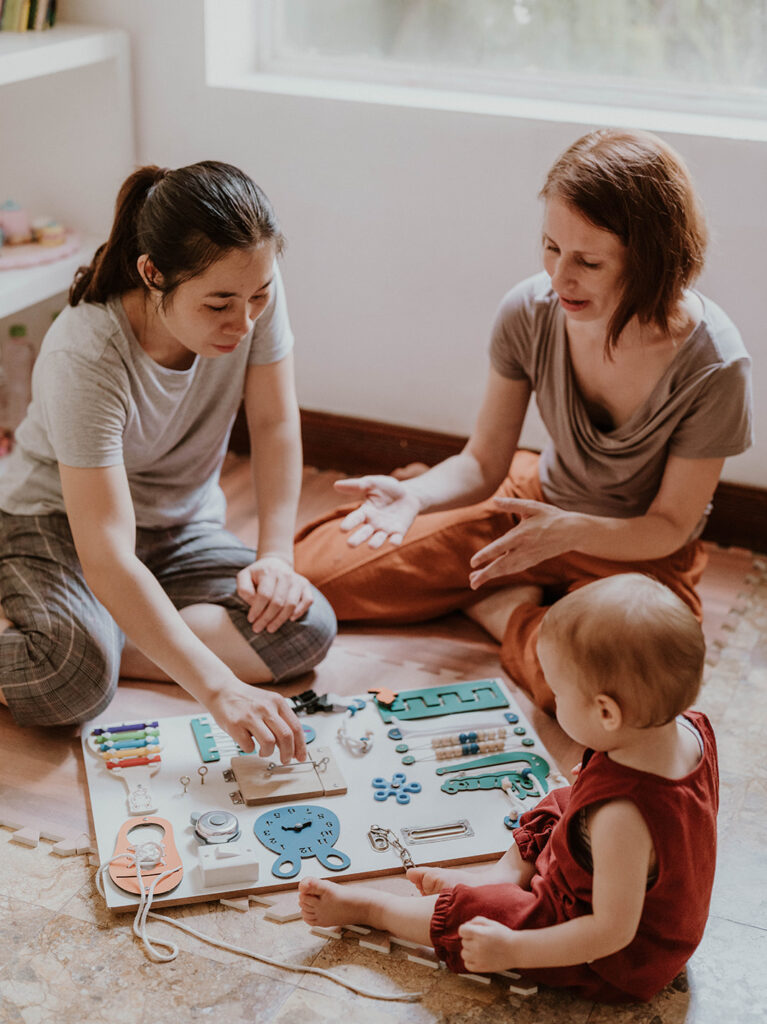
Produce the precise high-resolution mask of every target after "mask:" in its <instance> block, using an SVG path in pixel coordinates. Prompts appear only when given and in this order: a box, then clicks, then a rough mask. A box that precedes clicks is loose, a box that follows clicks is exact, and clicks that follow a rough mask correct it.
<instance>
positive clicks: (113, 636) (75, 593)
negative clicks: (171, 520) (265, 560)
mask: <svg viewBox="0 0 767 1024" xmlns="http://www.w3.org/2000/svg"><path fill="white" fill-rule="evenodd" d="M136 554H137V555H138V557H139V558H140V559H141V561H142V562H143V563H144V564H145V565H146V566H147V568H148V569H149V570H150V571H151V572H152V573H153V574H154V576H155V577H156V578H157V579H158V580H159V582H160V584H161V585H162V587H163V589H164V590H165V592H166V593H167V595H168V596H169V597H170V599H171V601H172V602H173V604H174V605H175V606H176V608H179V609H180V608H184V607H186V606H187V605H192V604H217V605H221V606H223V607H225V608H226V609H227V611H228V613H229V618H230V619H231V621H232V622H233V623H234V625H235V626H236V627H237V629H238V630H239V631H240V633H241V634H242V635H243V636H244V637H245V639H246V640H247V641H248V643H249V644H250V646H251V648H252V649H253V650H254V651H256V653H257V654H258V655H259V657H260V658H261V659H262V660H263V661H264V663H265V664H266V665H267V667H268V668H269V669H270V671H271V672H272V675H273V679H274V681H275V682H278V681H282V680H284V679H288V678H290V677H292V676H296V675H300V674H301V673H302V672H306V671H308V670H309V669H310V668H312V667H313V666H314V665H316V664H317V663H318V662H320V661H321V660H322V659H323V657H324V656H325V654H326V653H327V650H328V648H329V647H330V644H331V643H332V641H333V638H334V637H335V633H336V620H335V616H334V614H333V611H332V609H331V607H330V605H329V604H328V602H327V601H326V600H325V598H324V597H323V596H322V594H320V593H319V591H315V592H314V602H313V604H312V605H311V607H310V608H309V610H308V611H307V612H306V614H305V615H303V616H302V617H301V619H300V620H299V621H298V622H286V623H285V624H284V625H283V626H282V627H281V628H280V629H279V630H278V631H277V632H276V633H265V632H263V633H254V632H253V630H252V629H251V626H250V623H249V622H248V620H247V611H248V606H247V605H246V603H245V602H244V601H242V600H241V599H240V598H239V597H238V596H237V593H236V579H235V577H236V575H237V573H238V572H239V570H240V569H242V568H244V567H245V566H246V565H249V564H250V563H251V562H252V561H253V560H254V559H255V552H254V551H253V550H252V548H249V547H247V546H246V545H245V544H243V543H242V542H241V541H240V540H238V539H237V538H236V537H235V536H233V535H232V534H231V533H228V532H227V531H226V530H224V529H222V528H220V527H219V526H217V525H215V524H213V523H193V524H191V525H186V526H180V527H174V528H172V529H163V530H147V529H138V530H137V534H136ZM0 603H1V604H2V607H3V611H4V613H5V615H6V617H7V618H8V619H10V621H11V622H12V623H13V628H10V629H7V630H6V631H5V632H4V633H2V634H0V691H2V694H3V697H4V698H5V701H6V702H7V704H8V707H9V709H10V711H11V713H12V714H13V716H14V718H15V719H16V721H17V722H18V723H19V725H69V724H72V723H75V722H82V721H87V720H88V719H90V718H93V717H94V716H95V715H97V714H99V713H100V712H102V711H103V710H104V709H105V708H106V707H107V706H108V704H109V702H110V701H111V699H112V697H113V696H114V693H115V689H116V688H117V681H118V675H119V669H120V657H121V653H122V648H123V644H124V642H125V637H124V634H123V633H122V631H121V630H120V628H119V627H118V626H117V624H116V623H115V621H114V619H113V618H112V616H111V615H110V614H109V612H108V611H107V610H106V608H104V606H103V605H102V604H101V603H100V602H99V601H98V600H97V599H96V597H95V596H94V595H93V593H92V592H91V590H90V588H89V587H88V584H87V583H86V582H85V579H84V577H83V572H82V568H81V566H80V561H79V559H78V557H77V552H76V551H75V546H74V542H73V540H72V534H71V531H70V529H69V523H68V521H67V518H66V516H65V515H61V514H54V515H41V516H13V515H8V514H7V513H4V512H0Z"/></svg>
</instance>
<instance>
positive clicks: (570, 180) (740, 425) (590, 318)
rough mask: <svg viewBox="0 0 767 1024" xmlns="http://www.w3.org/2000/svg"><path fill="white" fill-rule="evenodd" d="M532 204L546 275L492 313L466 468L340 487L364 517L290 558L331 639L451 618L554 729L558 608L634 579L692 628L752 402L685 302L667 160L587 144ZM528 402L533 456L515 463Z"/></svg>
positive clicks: (692, 249) (721, 342)
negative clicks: (652, 582)
mask: <svg viewBox="0 0 767 1024" xmlns="http://www.w3.org/2000/svg"><path fill="white" fill-rule="evenodd" d="M541 196H542V197H543V199H544V201H545V214H544V225H543V266H544V272H543V273H540V274H537V275H535V276H534V277H531V278H528V279H527V280H525V281H523V282H521V283H520V284H518V285H517V286H516V287H514V288H512V289H511V291H510V292H508V294H507V295H506V296H505V297H504V299H503V301H502V302H501V305H500V308H499V311H498V314H497V317H496V320H495V324H494V327H493V332H492V340H491V345H490V359H491V367H490V376H489V380H488V384H487V389H486V393H485V398H484V401H483V404H482V407H481V409H480V412H479V416H478V418H477V423H476V426H475V429H474V431H473V433H472V435H471V437H470V438H469V441H468V442H467V444H466V446H465V448H464V449H463V451H462V452H461V453H460V454H458V455H456V456H454V457H452V458H450V459H447V460H445V461H444V462H442V463H440V464H439V465H437V466H434V467H432V468H431V469H430V470H428V472H425V473H423V474H422V475H420V476H417V477H414V478H411V479H408V480H397V479H394V478H393V477H386V476H366V477H362V478H360V479H357V480H345V481H339V482H338V484H337V485H336V486H337V487H338V489H339V491H341V493H343V494H345V495H347V496H349V497H350V498H354V499H356V500H357V501H358V502H360V501H361V504H360V505H359V507H357V508H356V509H354V510H353V511H350V510H349V508H348V507H347V509H345V510H340V511H338V512H336V513H335V514H334V515H332V516H330V517H327V518H326V519H325V520H324V521H320V522H317V523H314V524H311V525H310V526H309V527H307V528H306V529H305V530H304V531H302V533H301V535H300V537H299V543H298V545H297V548H296V557H297V567H298V569H299V571H300V572H302V573H304V574H305V575H306V576H307V577H308V578H310V579H311V580H312V581H313V582H314V583H315V585H316V586H318V587H320V588H321V589H322V591H323V593H324V594H325V596H326V597H327V598H328V599H329V601H330V602H331V604H332V605H333V608H334V610H335V612H336V615H337V616H338V618H339V619H340V620H341V621H344V620H345V621H349V620H375V621H379V622H380V621H385V622H414V621H418V620H423V619H428V618H431V617H433V616H436V615H440V614H443V613H445V612H448V611H451V610H454V609H457V608H461V609H464V610H465V611H466V612H467V614H468V615H470V616H471V617H472V618H474V619H476V620H477V621H479V622H480V623H482V625H483V626H485V627H486V628H487V629H488V630H489V632H490V633H492V634H493V635H494V636H495V637H496V638H497V639H498V640H500V641H501V645H502V646H501V662H502V664H503V666H504V668H505V669H506V670H507V671H508V672H509V674H510V676H511V677H512V679H513V680H514V681H515V682H517V683H518V684H519V685H520V686H522V687H523V688H524V689H526V690H527V691H528V692H529V693H530V695H531V696H532V698H533V699H534V700H535V701H536V703H538V704H539V705H540V706H541V707H543V708H545V709H547V710H552V708H553V698H552V695H551V692H550V690H549V688H548V687H547V685H546V683H545V680H544V679H543V675H542V672H541V669H540V665H539V663H538V658H537V654H536V639H537V635H538V628H539V626H540V623H541V620H542V618H543V616H544V614H545V612H546V607H547V605H549V604H551V603H552V602H553V601H555V600H556V599H557V598H559V597H561V596H563V595H564V594H566V593H568V592H570V591H572V590H575V589H577V588H578V587H580V586H583V585H584V584H585V583H588V582H589V581H591V580H594V579H598V578H600V577H603V576H608V575H612V574H615V573H623V572H633V571H639V572H643V573H647V574H650V575H652V576H655V577H656V578H657V579H659V580H660V581H661V582H663V583H665V584H667V585H668V586H669V587H670V588H671V589H672V590H673V591H674V592H675V593H677V594H678V595H679V596H680V597H681V598H682V599H683V600H684V601H686V603H687V604H688V605H689V606H690V607H691V608H692V610H693V611H694V612H695V614H696V615H697V616H698V617H700V614H701V606H700V599H699V597H698V595H697V592H696V585H697V583H698V581H699V580H700V576H701V573H702V572H703V568H704V566H705V564H706V555H705V551H704V548H703V546H702V544H701V542H700V540H699V537H700V534H701V532H702V529H703V526H704V524H705V520H706V515H707V511H708V507H709V503H710V501H711V497H712V495H713V493H714V490H715V488H716V484H717V481H718V479H719V475H720V473H721V470H722V465H723V463H724V459H725V458H726V457H727V456H730V455H736V454H738V453H739V452H742V451H744V450H745V449H746V448H747V447H748V446H749V445H750V443H751V406H750V401H751V400H750V379H749V374H750V360H749V357H748V354H747V352H746V350H745V348H744V346H743V342H742V340H741V338H740V335H739V334H738V331H737V329H736V328H735V326H734V325H733V323H732V322H731V321H730V319H729V318H728V317H727V315H726V314H725V313H724V312H723V311H722V310H721V309H720V308H719V307H718V306H716V305H715V304H714V303H713V302H711V301H710V300H709V299H707V298H705V297H704V296H702V295H701V294H700V293H699V292H697V291H694V290H692V288H691V287H690V286H691V285H692V283H693V281H694V280H695V278H696V277H697V275H698V274H699V272H700V270H701V268H702V265H703V255H704V251H705V243H706V229H705V224H704V220H703V216H702V213H701V211H700V204H699V202H698V198H697V196H696V194H695V190H694V188H693V185H692V182H691V179H690V175H689V172H688V170H687V168H686V167H685V165H684V163H683V161H682V159H681V157H680V156H679V155H678V154H677V153H675V152H674V150H672V149H671V147H669V146H668V145H667V144H666V143H664V142H662V141H661V140H660V139H658V138H656V137H655V136H653V135H650V134H648V133H642V132H628V131H617V130H613V129H603V130H600V131H595V132H591V133H589V134H588V135H585V136H583V137H582V138H581V139H579V140H578V141H577V142H575V143H574V144H573V145H572V146H571V147H570V148H569V149H568V150H567V151H566V152H565V153H563V154H562V155H561V156H560V157H559V159H558V160H557V161H556V162H555V164H554V166H553V167H552V168H551V170H550V172H549V174H548V176H547V178H546V182H545V184H544V186H543V189H542V191H541ZM533 393H534V394H535V396H536V402H537V405H538V408H539V411H540V413H541V417H542V419H543V422H544V424H545V426H546V428H547V430H548V433H549V442H548V444H547V445H546V447H545V449H544V451H543V453H542V454H541V455H540V456H538V455H536V454H533V453H531V452H526V451H518V450H517V442H518V439H519V435H520V432H521V429H522V423H523V420H524V417H525V413H526V410H527V407H528V404H529V400H530V397H531V395H532V394H533ZM424 513H426V514H424ZM343 514H345V518H343V520H342V522H341V524H340V525H341V530H344V531H347V534H348V541H347V539H346V538H345V537H344V535H343V533H342V532H341V531H340V530H339V528H338V524H337V523H336V522H335V520H336V519H337V518H338V517H339V516H341V515H343ZM480 587H481V588H482V591H481V595H482V596H480V595H478V594H477V592H476V591H477V589H478V588H480ZM488 592H489V593H488ZM485 595H487V596H485Z"/></svg>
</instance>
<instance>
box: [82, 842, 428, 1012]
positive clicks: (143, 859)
mask: <svg viewBox="0 0 767 1024" xmlns="http://www.w3.org/2000/svg"><path fill="white" fill-rule="evenodd" d="M164 859H165V849H164V847H163V844H162V843H156V842H146V843H138V844H137V845H136V847H135V849H133V850H131V851H128V852H127V853H118V854H115V856H114V857H112V858H111V860H108V861H106V863H104V864H102V865H101V867H100V868H99V869H98V871H97V872H96V888H97V889H98V891H99V892H100V893H101V895H102V896H104V898H106V894H105V892H104V874H105V872H106V871H107V870H108V869H109V865H110V864H112V863H113V862H114V861H116V860H127V861H128V864H129V865H130V864H135V865H136V877H137V878H138V883H139V887H140V889H141V893H140V897H139V905H138V909H137V911H136V916H135V918H134V920H133V934H134V935H135V936H136V937H137V938H139V939H141V942H142V943H143V945H144V949H145V950H146V954H147V956H148V957H149V959H150V960H153V961H154V962H155V963H168V962H169V961H171V960H175V959H176V957H177V956H178V946H177V945H176V944H175V942H167V941H166V940H164V939H150V937H149V936H148V935H147V932H146V919H147V917H151V918H154V920H155V921H164V922H165V924H169V925H172V927H174V928H178V929H179V930H180V931H182V932H187V934H189V935H194V937H195V938H197V939H200V940H201V941H202V942H207V943H208V944H209V945H211V946H217V947H218V948H219V949H226V950H228V951H229V952H231V953H238V954H239V955H240V956H249V957H252V959H253V960H258V961H260V962H261V963H264V964H269V965H270V966H272V967H279V968H281V969H282V970H283V971H295V972H297V973H300V974H318V975H320V977H323V978H327V979H328V980H329V981H333V982H335V983H336V985H341V986H342V987H343V988H348V989H349V990H350V991H351V992H354V993H356V994H357V995H360V996H366V997H367V998H368V999H381V1000H385V1001H388V1002H393V1003H415V1002H418V1000H419V999H421V998H422V997H423V992H407V993H402V994H400V995H394V996H392V995H386V994H385V993H383V992H373V991H371V990H370V989H367V988H364V987H363V986H361V985H353V984H352V983H351V982H350V981H346V980H345V979H344V978H339V977H338V975H337V974H333V973H332V971H326V970H324V969H323V968H322V967H309V966H306V965H304V964H300V965H297V964H287V963H284V962H283V961H282V960H273V959H272V958H271V957H268V956H262V955H261V954H260V953H254V952H253V951H252V950H250V949H244V948H243V947H241V946H232V945H230V944H229V943H228V942H222V941H221V940H219V939H213V938H211V937H210V936H209V935H205V934H204V933H203V932H198V931H197V930H196V929H195V928H191V927H190V926H189V925H187V924H182V923H181V922H180V921H175V920H174V919H173V918H172V917H166V916H165V915H164V914H157V913H155V912H154V911H152V910H150V908H151V906H152V900H153V899H154V890H155V887H156V886H157V885H158V883H159V882H161V881H162V879H163V878H167V877H168V876H169V875H172V874H173V873H174V871H178V868H170V869H169V870H168V871H163V872H162V873H161V874H159V875H158V876H157V878H155V879H154V881H153V882H152V884H151V885H150V886H149V888H147V887H146V886H145V885H144V880H143V878H142V877H141V867H142V865H143V867H144V868H145V869H147V868H153V867H156V866H157V865H158V864H162V863H164ZM158 946H164V947H165V949H167V950H168V952H167V953H162V952H160V951H159V950H158V949H157V947H158Z"/></svg>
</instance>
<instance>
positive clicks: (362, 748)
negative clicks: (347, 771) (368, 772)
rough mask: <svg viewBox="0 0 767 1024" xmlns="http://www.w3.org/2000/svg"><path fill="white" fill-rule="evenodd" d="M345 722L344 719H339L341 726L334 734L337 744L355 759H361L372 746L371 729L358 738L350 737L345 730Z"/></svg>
mask: <svg viewBox="0 0 767 1024" xmlns="http://www.w3.org/2000/svg"><path fill="white" fill-rule="evenodd" d="M346 721H347V720H346V718H342V719H341V724H340V725H339V727H338V731H337V732H336V736H337V737H338V742H339V743H340V744H341V746H342V747H345V748H346V749H347V750H348V751H349V753H350V754H354V755H355V756H356V757H361V756H362V755H363V754H367V752H368V751H369V750H370V748H371V747H372V746H373V731H372V729H368V730H367V731H366V732H365V734H364V735H363V736H360V737H357V736H350V735H349V733H348V731H347V728H346Z"/></svg>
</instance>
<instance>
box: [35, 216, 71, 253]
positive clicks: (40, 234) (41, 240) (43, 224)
mask: <svg viewBox="0 0 767 1024" xmlns="http://www.w3.org/2000/svg"><path fill="white" fill-rule="evenodd" d="M66 240H67V233H66V231H65V230H64V225H63V224H62V223H61V221H60V220H54V219H53V217H35V219H34V220H33V221H32V241H33V242H36V243H37V244H38V245H47V246H51V247H53V246H57V245H64V243H65V242H66Z"/></svg>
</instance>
